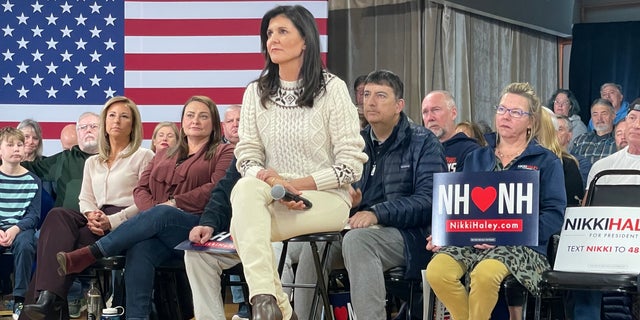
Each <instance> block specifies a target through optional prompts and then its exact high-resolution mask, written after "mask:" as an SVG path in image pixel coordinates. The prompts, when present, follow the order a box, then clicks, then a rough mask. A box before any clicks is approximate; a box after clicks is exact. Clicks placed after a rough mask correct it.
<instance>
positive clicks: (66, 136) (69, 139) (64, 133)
mask: <svg viewBox="0 0 640 320" xmlns="http://www.w3.org/2000/svg"><path fill="white" fill-rule="evenodd" d="M60 144H61V145H62V150H70V149H71V148H72V147H73V146H75V145H77V144H78V134H77V133H76V125H75V124H68V125H66V126H64V127H62V130H60Z"/></svg>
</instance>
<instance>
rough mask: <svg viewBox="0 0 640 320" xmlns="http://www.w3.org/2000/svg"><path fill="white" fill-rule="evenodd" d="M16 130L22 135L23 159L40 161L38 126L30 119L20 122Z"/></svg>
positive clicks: (40, 145)
mask: <svg viewBox="0 0 640 320" xmlns="http://www.w3.org/2000/svg"><path fill="white" fill-rule="evenodd" d="M18 130H20V131H22V133H23V134H24V159H23V161H34V160H40V159H42V129H40V124H39V123H38V122H37V121H35V120H32V119H26V120H22V122H20V123H19V124H18Z"/></svg>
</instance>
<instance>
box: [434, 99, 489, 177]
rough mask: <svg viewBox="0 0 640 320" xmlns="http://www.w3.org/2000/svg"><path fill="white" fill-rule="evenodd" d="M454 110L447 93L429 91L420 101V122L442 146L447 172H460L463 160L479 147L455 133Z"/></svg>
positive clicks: (455, 114) (454, 106)
mask: <svg viewBox="0 0 640 320" xmlns="http://www.w3.org/2000/svg"><path fill="white" fill-rule="evenodd" d="M457 115H458V109H457V108H456V104H455V101H454V100H453V96H452V95H451V93H449V92H448V91H444V90H436V91H431V92H429V94H427V96H426V97H424V100H422V121H423V123H424V126H425V127H426V128H427V129H429V130H431V132H433V134H435V135H436V137H437V138H438V139H439V140H440V142H441V143H442V145H443V146H444V155H445V159H446V160H447V167H448V169H449V171H451V172H454V171H462V169H463V168H464V158H465V157H466V156H467V154H468V153H469V152H471V151H473V150H475V149H478V148H479V147H480V145H479V144H478V142H477V141H476V140H474V139H472V138H469V137H468V136H467V135H466V134H464V133H457V132H456V130H455V128H456V122H455V121H456V116H457Z"/></svg>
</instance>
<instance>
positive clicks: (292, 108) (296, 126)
mask: <svg viewBox="0 0 640 320" xmlns="http://www.w3.org/2000/svg"><path fill="white" fill-rule="evenodd" d="M280 29H286V30H289V32H287V33H286V35H285V34H282V33H281V32H276V30H280ZM260 35H261V41H262V48H265V52H266V58H267V59H266V60H267V61H266V63H265V68H264V70H263V72H262V73H261V76H260V77H259V78H258V79H257V80H256V81H254V82H252V83H250V84H249V86H248V87H247V89H246V91H245V94H244V98H243V101H242V115H241V118H242V123H241V126H240V129H239V135H240V141H239V142H238V145H237V147H236V151H235V155H236V157H237V158H238V164H237V168H238V171H239V172H240V173H241V174H242V178H241V179H240V180H239V181H238V183H237V184H236V186H235V187H234V188H233V191H232V193H231V204H232V208H233V216H232V219H231V228H230V229H231V234H232V236H233V239H234V244H235V245H236V248H237V251H238V255H239V256H240V259H241V261H242V264H243V267H244V274H245V277H246V280H247V283H248V285H249V291H250V292H249V293H250V294H249V296H250V299H251V300H250V302H251V304H252V315H253V319H291V318H294V319H297V317H296V316H295V313H293V310H292V309H291V305H290V303H289V299H288V296H287V295H286V294H285V293H284V291H283V289H282V285H281V283H280V280H279V275H278V272H277V270H276V268H275V265H274V260H275V258H274V256H273V252H272V250H271V242H272V241H281V240H284V239H288V238H290V237H293V236H297V235H302V234H308V233H315V232H327V231H338V230H342V229H343V227H344V225H345V222H346V220H347V217H348V214H349V208H350V207H351V197H350V196H349V192H348V186H349V184H351V183H353V182H355V181H357V180H359V179H360V175H361V173H362V163H364V162H365V161H366V160H367V157H366V155H365V154H364V153H363V152H362V148H363V146H364V142H363V141H362V137H361V136H360V135H359V134H358V130H359V128H358V113H357V110H356V109H355V108H354V107H353V103H352V102H351V99H350V97H349V91H348V89H347V86H346V85H345V83H344V81H342V80H341V79H339V78H338V77H336V76H335V75H333V74H331V73H329V72H328V71H326V70H325V69H324V68H323V66H322V61H321V59H320V50H319V48H320V46H319V43H320V40H319V34H318V29H317V25H316V23H315V20H314V17H313V15H311V13H310V12H309V11H308V10H307V9H305V8H304V7H301V6H278V7H276V8H274V9H272V10H270V11H268V12H267V13H266V14H265V15H264V16H263V18H262V24H261V28H260ZM282 37H286V38H287V46H286V47H287V48H288V49H287V50H291V54H293V55H290V54H287V55H283V54H282V53H281V52H280V50H271V48H272V46H274V45H275V44H274V43H277V42H279V41H281V40H283V39H282ZM267 48H268V49H267ZM305 48H306V49H305ZM294 52H295V54H294ZM303 61H304V64H303ZM303 66H304V68H303ZM292 133H295V134H292ZM307 155H309V156H307ZM299 159H304V160H299ZM276 184H280V185H283V186H284V187H285V188H286V189H287V190H288V191H289V192H291V193H293V194H297V195H302V196H303V197H305V198H307V199H309V200H310V201H311V203H313V206H312V207H309V208H308V207H306V206H305V205H304V203H303V202H302V201H298V202H295V201H278V202H274V201H273V199H272V197H271V195H270V190H271V188H272V187H273V186H274V185H276ZM292 210H295V211H292Z"/></svg>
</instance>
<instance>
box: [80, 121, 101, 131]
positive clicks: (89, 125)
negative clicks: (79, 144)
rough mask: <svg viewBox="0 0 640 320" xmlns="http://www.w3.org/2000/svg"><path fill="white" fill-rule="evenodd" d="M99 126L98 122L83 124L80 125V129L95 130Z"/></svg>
mask: <svg viewBox="0 0 640 320" xmlns="http://www.w3.org/2000/svg"><path fill="white" fill-rule="evenodd" d="M97 128H98V124H97V123H89V124H82V125H79V126H78V131H87V130H89V129H91V130H94V129H97Z"/></svg>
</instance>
